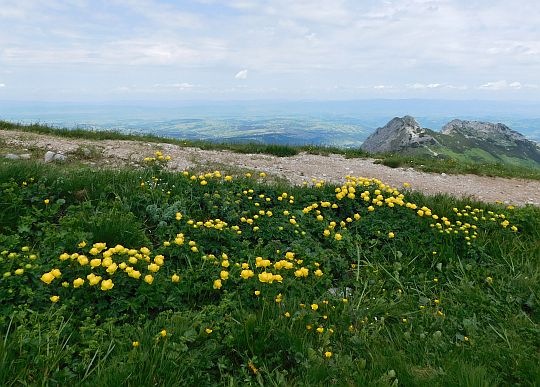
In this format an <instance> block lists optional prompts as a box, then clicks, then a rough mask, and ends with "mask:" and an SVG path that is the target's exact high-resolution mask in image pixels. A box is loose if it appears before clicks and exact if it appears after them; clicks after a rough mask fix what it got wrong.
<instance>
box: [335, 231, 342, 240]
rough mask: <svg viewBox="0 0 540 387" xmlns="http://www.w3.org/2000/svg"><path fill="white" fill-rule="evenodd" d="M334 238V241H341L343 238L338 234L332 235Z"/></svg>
mask: <svg viewBox="0 0 540 387" xmlns="http://www.w3.org/2000/svg"><path fill="white" fill-rule="evenodd" d="M334 238H335V239H336V241H340V240H342V239H343V236H342V235H341V234H339V233H336V235H334Z"/></svg>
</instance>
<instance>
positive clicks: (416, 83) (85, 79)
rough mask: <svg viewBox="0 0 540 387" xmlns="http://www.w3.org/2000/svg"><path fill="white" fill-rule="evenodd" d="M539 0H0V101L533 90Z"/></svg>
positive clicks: (538, 59)
mask: <svg viewBox="0 0 540 387" xmlns="http://www.w3.org/2000/svg"><path fill="white" fill-rule="evenodd" d="M539 21H540V1H538V0H512V1H509V0H504V1H501V0H387V1H379V0H260V1H255V0H230V1H226V0H223V1H219V0H181V1H173V0H168V1H165V0H107V1H105V0H70V1H61V0H47V1H41V0H35V1H34V0H0V101H2V100H4V101H6V100H17V101H43V100H47V101H95V102H99V101H161V100H167V101H188V100H258V99H271V100H305V99H308V100H309V99H313V100H343V99H364V98H389V99H394V98H395V99H400V98H433V99H464V100H468V99H495V100H524V101H538V100H539V97H540V22H539Z"/></svg>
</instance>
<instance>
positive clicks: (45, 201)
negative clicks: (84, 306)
mask: <svg viewBox="0 0 540 387" xmlns="http://www.w3.org/2000/svg"><path fill="white" fill-rule="evenodd" d="M50 202H51V201H50V200H49V199H45V200H44V201H43V203H45V205H47V204H49V203H50ZM55 302H56V301H55Z"/></svg>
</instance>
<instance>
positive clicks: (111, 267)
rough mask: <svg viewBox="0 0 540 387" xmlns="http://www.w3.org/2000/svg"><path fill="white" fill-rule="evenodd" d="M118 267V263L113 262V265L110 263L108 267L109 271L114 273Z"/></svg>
mask: <svg viewBox="0 0 540 387" xmlns="http://www.w3.org/2000/svg"><path fill="white" fill-rule="evenodd" d="M117 269H118V265H117V264H116V263H112V264H111V265H109V267H107V273H109V274H114V273H115V272H116V270H117Z"/></svg>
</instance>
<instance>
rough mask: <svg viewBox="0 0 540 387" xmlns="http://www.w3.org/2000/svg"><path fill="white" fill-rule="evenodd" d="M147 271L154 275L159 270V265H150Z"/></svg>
mask: <svg viewBox="0 0 540 387" xmlns="http://www.w3.org/2000/svg"><path fill="white" fill-rule="evenodd" d="M148 270H150V271H151V272H152V273H156V272H157V271H158V270H159V265H156V264H155V263H151V264H150V265H148Z"/></svg>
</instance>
